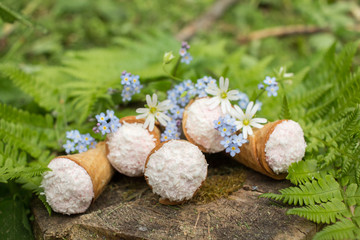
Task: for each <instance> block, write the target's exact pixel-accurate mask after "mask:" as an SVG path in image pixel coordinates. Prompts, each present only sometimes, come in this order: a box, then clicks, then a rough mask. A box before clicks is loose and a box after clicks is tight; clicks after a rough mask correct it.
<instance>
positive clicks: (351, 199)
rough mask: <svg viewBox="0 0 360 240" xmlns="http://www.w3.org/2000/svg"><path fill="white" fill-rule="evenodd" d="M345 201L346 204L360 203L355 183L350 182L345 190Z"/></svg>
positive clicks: (358, 189) (358, 190)
mask: <svg viewBox="0 0 360 240" xmlns="http://www.w3.org/2000/svg"><path fill="white" fill-rule="evenodd" d="M345 196H346V198H345V202H346V204H347V205H348V206H354V205H360V188H359V187H358V185H357V184H355V183H352V184H350V185H349V186H348V187H347V188H346V191H345Z"/></svg>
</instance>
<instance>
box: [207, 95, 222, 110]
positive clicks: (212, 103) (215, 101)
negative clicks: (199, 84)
mask: <svg viewBox="0 0 360 240" xmlns="http://www.w3.org/2000/svg"><path fill="white" fill-rule="evenodd" d="M219 104H220V100H219V98H218V97H213V98H211V99H210V100H209V102H208V106H209V108H210V109H214V108H216V107H217V106H219Z"/></svg>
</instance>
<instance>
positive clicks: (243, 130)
mask: <svg viewBox="0 0 360 240" xmlns="http://www.w3.org/2000/svg"><path fill="white" fill-rule="evenodd" d="M242 134H243V137H244V139H247V135H248V134H247V127H246V126H244V127H243V128H242Z"/></svg>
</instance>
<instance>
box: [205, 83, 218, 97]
mask: <svg viewBox="0 0 360 240" xmlns="http://www.w3.org/2000/svg"><path fill="white" fill-rule="evenodd" d="M205 92H206V93H208V94H210V95H217V94H218V93H219V89H218V87H217V86H216V85H215V84H209V86H208V87H207V88H205Z"/></svg>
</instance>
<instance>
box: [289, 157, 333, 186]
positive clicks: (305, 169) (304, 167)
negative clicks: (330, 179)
mask: <svg viewBox="0 0 360 240" xmlns="http://www.w3.org/2000/svg"><path fill="white" fill-rule="evenodd" d="M325 174H326V171H324V170H320V169H319V168H318V167H317V161H316V160H306V161H299V162H295V163H293V164H291V165H290V167H289V169H288V175H287V177H286V179H288V180H290V181H291V182H292V183H293V184H295V185H299V184H304V183H306V182H308V181H310V180H314V179H319V178H320V177H322V176H324V175H325Z"/></svg>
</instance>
